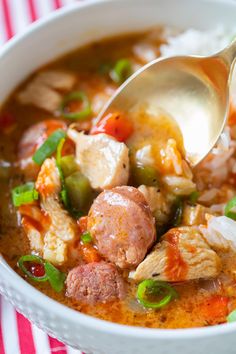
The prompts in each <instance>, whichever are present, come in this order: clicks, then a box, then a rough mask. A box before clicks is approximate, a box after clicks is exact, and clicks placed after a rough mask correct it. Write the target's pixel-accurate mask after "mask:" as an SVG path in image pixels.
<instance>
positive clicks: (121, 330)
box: [0, 0, 236, 341]
mask: <svg viewBox="0 0 236 354" xmlns="http://www.w3.org/2000/svg"><path fill="white" fill-rule="evenodd" d="M116 1H120V2H122V1H124V0H116ZM133 1H135V0H133ZM198 1H199V2H202V3H219V4H224V5H227V4H228V5H231V6H234V7H235V8H236V2H235V1H234V0H214V1H213V0H198ZM112 2H114V0H87V1H86V2H80V3H71V4H69V5H68V6H65V7H63V8H61V9H59V10H57V11H54V12H52V13H50V14H49V15H47V16H45V17H43V18H41V19H39V20H38V21H36V22H35V23H33V24H31V25H30V26H28V27H27V29H26V30H24V31H22V32H21V33H19V34H17V35H16V36H14V38H12V39H10V40H9V41H8V42H7V43H6V44H4V45H3V47H2V48H1V50H0V60H2V59H3V58H4V56H5V55H7V54H8V52H9V51H10V50H11V49H12V48H13V47H14V46H15V45H16V44H18V43H20V42H22V41H24V39H25V38H27V37H28V36H31V34H32V33H34V32H37V31H38V30H40V29H41V28H42V27H44V26H45V25H47V24H48V23H50V22H53V21H54V20H55V19H58V18H61V17H64V16H67V15H68V14H70V13H71V12H73V11H74V10H75V9H79V8H84V7H87V8H89V7H94V6H99V5H100V4H104V3H112ZM3 271H4V272H6V273H5V274H4V278H6V277H7V278H8V280H7V281H8V283H9V285H10V286H11V287H13V288H17V289H19V291H20V292H21V293H22V294H24V296H25V294H27V298H28V300H30V301H31V302H33V303H40V305H41V307H42V308H43V309H44V310H45V311H48V309H50V312H51V313H54V314H55V315H56V316H60V317H63V319H64V320H68V321H69V322H70V323H77V324H80V325H81V326H83V327H85V326H86V327H87V328H93V329H94V330H96V331H97V332H100V333H104V332H105V333H106V334H108V333H109V334H113V335H121V336H123V337H132V338H137V337H139V338H141V339H144V338H145V339H159V340H175V341H181V340H184V339H192V338H194V339H195V338H208V337H213V336H217V335H222V334H230V333H232V332H236V323H229V324H221V325H216V326H211V327H196V328H186V329H185V328H184V329H160V328H144V327H135V326H128V325H123V324H118V323H114V322H110V321H105V320H102V319H99V318H96V317H92V316H90V315H86V314H83V313H81V312H79V311H76V310H74V309H72V308H69V307H67V306H66V305H63V304H61V303H59V302H58V301H56V300H53V299H52V298H50V297H48V296H47V295H45V294H44V293H42V292H40V291H39V290H37V289H36V288H34V287H33V286H32V285H30V284H29V283H27V282H26V281H25V280H24V279H23V278H22V277H20V275H18V274H17V273H16V272H15V271H14V270H13V269H12V268H11V267H10V266H9V265H8V264H7V262H6V261H5V259H4V258H3V256H2V255H0V274H1V273H2V272H3ZM8 300H9V299H8ZM10 301H11V300H10Z"/></svg>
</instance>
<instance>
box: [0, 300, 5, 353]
mask: <svg viewBox="0 0 236 354" xmlns="http://www.w3.org/2000/svg"><path fill="white" fill-rule="evenodd" d="M1 312H2V301H1V297H0V319H1V318H2V315H1ZM0 353H1V354H5V349H4V343H3V337H2V325H1V320H0Z"/></svg>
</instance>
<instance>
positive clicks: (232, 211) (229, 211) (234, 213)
mask: <svg viewBox="0 0 236 354" xmlns="http://www.w3.org/2000/svg"><path fill="white" fill-rule="evenodd" d="M225 216H227V217H228V218H230V219H233V220H236V197H233V198H232V199H231V200H230V201H229V202H228V203H227V204H226V206H225Z"/></svg>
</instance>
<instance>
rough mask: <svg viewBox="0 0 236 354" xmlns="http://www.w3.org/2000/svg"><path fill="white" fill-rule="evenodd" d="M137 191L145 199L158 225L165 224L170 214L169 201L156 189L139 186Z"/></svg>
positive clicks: (170, 203)
mask: <svg viewBox="0 0 236 354" xmlns="http://www.w3.org/2000/svg"><path fill="white" fill-rule="evenodd" d="M138 190H139V191H140V192H141V193H142V194H143V196H144V198H145V199H146V201H147V203H148V205H149V207H150V209H151V212H152V214H153V215H154V216H155V218H156V221H157V222H158V223H161V224H163V223H166V222H167V221H168V220H169V216H170V214H171V205H172V202H171V200H168V198H167V197H164V195H163V193H162V192H161V191H160V190H159V189H158V188H157V187H150V186H144V185H141V186H139V187H138Z"/></svg>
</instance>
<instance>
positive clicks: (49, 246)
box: [36, 158, 76, 264]
mask: <svg viewBox="0 0 236 354" xmlns="http://www.w3.org/2000/svg"><path fill="white" fill-rule="evenodd" d="M36 189H37V191H38V192H39V194H40V205H41V208H42V210H43V211H44V212H45V213H46V214H47V215H48V217H49V218H50V220H51V223H50V226H49V228H48V229H47V231H46V233H45V235H44V249H43V258H44V259H46V260H48V261H50V262H52V263H53V264H63V263H64V262H66V260H67V248H68V245H69V244H70V243H71V242H72V241H73V240H74V239H75V238H76V225H75V222H74V221H73V219H72V218H71V217H70V216H69V214H68V213H67V211H66V210H64V209H63V208H62V206H61V204H60V201H59V196H58V195H59V192H60V189H61V183H60V177H59V172H58V169H57V167H56V162H55V159H53V158H52V159H47V160H45V161H44V163H43V165H42V167H41V170H40V172H39V175H38V178H37V181H36Z"/></svg>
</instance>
